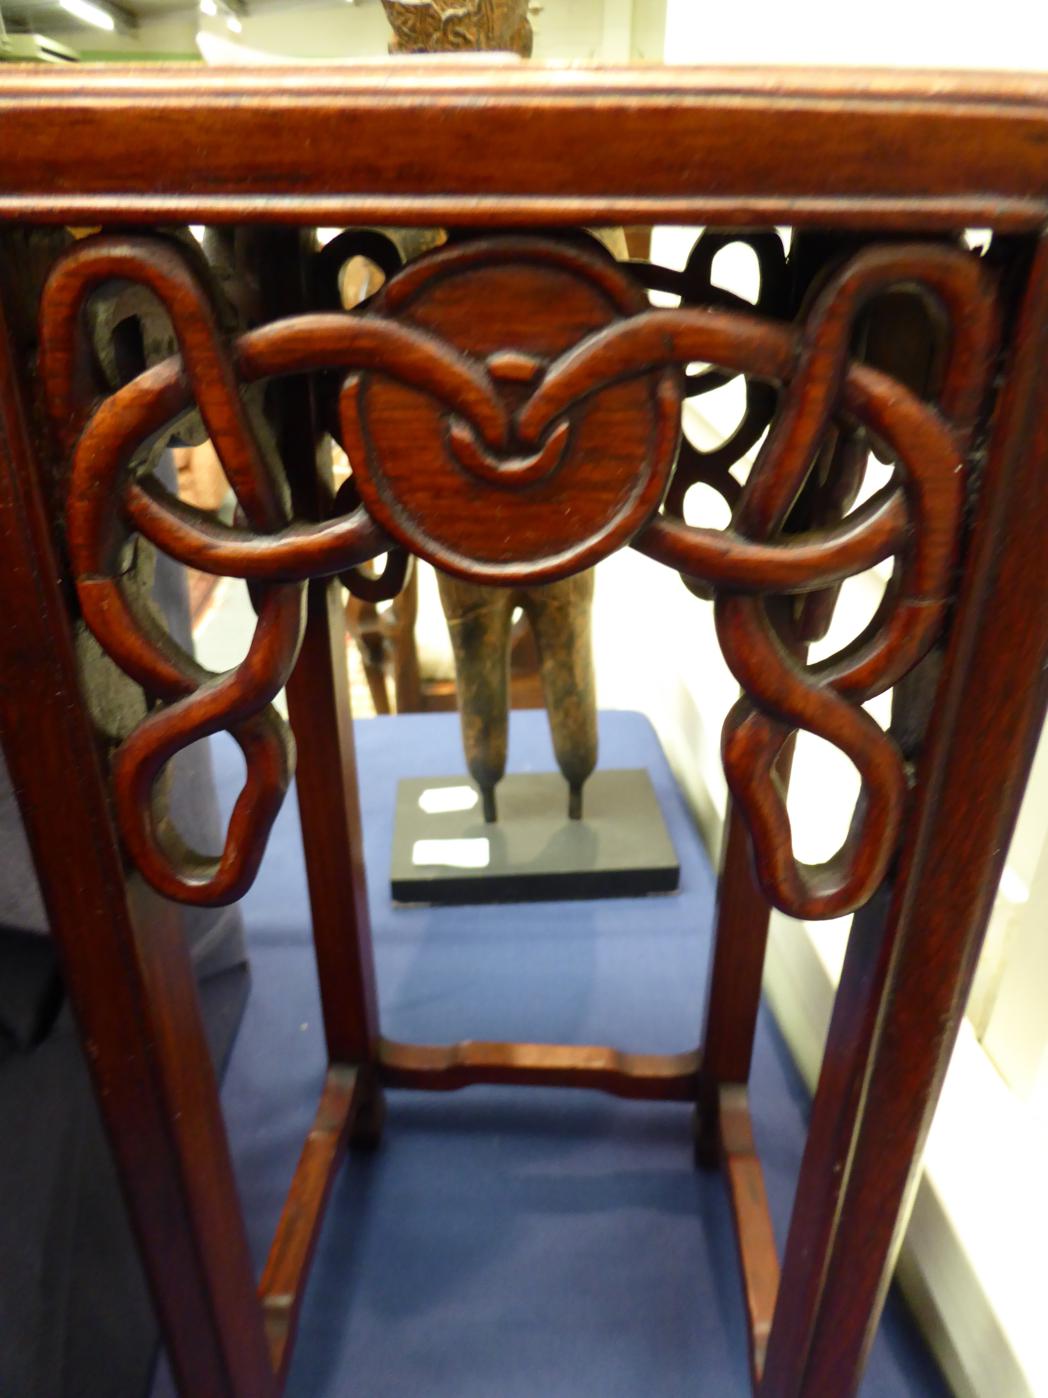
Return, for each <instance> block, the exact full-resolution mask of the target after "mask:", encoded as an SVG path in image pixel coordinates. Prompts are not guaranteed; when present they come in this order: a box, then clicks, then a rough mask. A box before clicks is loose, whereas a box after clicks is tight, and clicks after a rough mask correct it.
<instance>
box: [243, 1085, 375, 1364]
mask: <svg viewBox="0 0 1048 1398" xmlns="http://www.w3.org/2000/svg"><path fill="white" fill-rule="evenodd" d="M365 1092H366V1088H365V1086H364V1083H363V1080H362V1078H361V1075H360V1073H359V1072H358V1070H357V1069H356V1068H345V1067H335V1068H329V1069H328V1072H327V1076H326V1077H325V1079H324V1087H323V1090H322V1092H321V1094H320V1102H319V1104H318V1106H317V1114H316V1118H315V1119H314V1122H313V1125H312V1127H311V1129H310V1132H309V1135H308V1136H307V1137H306V1139H305V1142H304V1144H303V1146H302V1154H301V1155H300V1156H299V1159H298V1164H297V1165H296V1166H295V1174H294V1177H293V1178H292V1181H291V1187H290V1189H289V1190H288V1195H287V1199H286V1200H285V1201H284V1208H283V1210H282V1212H281V1215H280V1222H279V1223H278V1224H277V1231H276V1234H275V1235H274V1238H273V1243H272V1246H271V1247H270V1249H269V1256H268V1257H267V1258H266V1265H265V1268H264V1270H263V1272H262V1279H261V1281H260V1282H259V1284H258V1291H259V1296H260V1297H261V1300H262V1310H263V1314H264V1316H265V1326H266V1337H267V1339H268V1341H269V1352H270V1358H271V1360H272V1364H273V1370H274V1372H275V1373H276V1375H277V1377H278V1379H280V1380H283V1379H285V1378H286V1376H287V1370H288V1366H289V1364H290V1362H291V1352H292V1349H293V1348H294V1344H295V1333H296V1330H297V1328H298V1317H299V1312H300V1310H301V1307H302V1301H303V1298H304V1294H305V1289H306V1278H307V1276H308V1274H309V1265H310V1262H311V1261H312V1259H313V1252H314V1249H315V1248H316V1245H317V1239H318V1237H319V1235H320V1225H321V1222H322V1221H323V1217H324V1210H325V1208H326V1207H327V1201H328V1196H329V1195H330V1193H331V1188H332V1186H333V1184H334V1182H335V1175H336V1173H337V1171H338V1167H339V1165H340V1164H341V1163H342V1159H343V1156H344V1155H345V1153H346V1146H347V1145H348V1143H349V1136H350V1132H351V1130H352V1128H353V1121H354V1117H355V1116H356V1113H357V1112H358V1111H359V1109H360V1105H361V1100H362V1098H363V1097H364V1095H365Z"/></svg>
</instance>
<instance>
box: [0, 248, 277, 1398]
mask: <svg viewBox="0 0 1048 1398" xmlns="http://www.w3.org/2000/svg"><path fill="white" fill-rule="evenodd" d="M13 270H14V269H13V268H12V267H11V266H10V265H7V266H2V267H0V271H2V272H3V273H4V276H3V277H2V278H0V287H2V291H3V297H4V298H6V297H8V296H10V294H11V282H10V276H11V275H12V273H13ZM10 344H11V342H10V339H9V336H8V329H7V326H6V324H5V317H4V307H3V299H0V537H2V540H3V567H4V579H5V596H6V599H7V607H6V609H5V620H4V624H3V626H2V627H0V656H2V663H3V669H4V675H5V683H4V684H3V686H2V687H0V732H2V735H3V742H4V754H5V757H6V761H7V767H8V771H9V772H10V774H11V780H12V784H13V786H14V790H15V792H16V794H17V796H18V800H19V805H20V808H21V812H22V818H23V820H24V822H25V828H26V833H27V835H28V837H29V842H30V847H31V849H32V851H33V857H34V862H35V865H36V870H37V876H38V878H39V881H40V886H41V891H42V894H43V898H44V903H45V906H46V908H47V913H48V920H49V923H50V927H51V931H52V934H53V935H54V938H55V943H56V946H57V949H58V952H59V955H60V958H61V963H62V967H63V971H64V976H65V983H66V987H67V990H68V993H69V997H70V1000H71V1003H72V1005H73V1007H74V1010H75V1013H76V1017H77V1021H78V1024H79V1027H80V1032H81V1035H82V1037H83V1040H84V1044H85V1048H86V1057H87V1063H88V1066H89V1068H90V1071H91V1074H92V1076H93V1079H94V1082H95V1087H96V1091H97V1095H98V1100H99V1104H100V1107H101V1110H102V1113H103V1118H104V1120H105V1123H106V1126H107V1128H108V1132H109V1137H110V1141H111V1143H112V1147H113V1152H114V1156H115V1158H116V1160H117V1163H118V1165H119V1167H120V1173H121V1180H122V1184H123V1188H124V1194H125V1197H126V1199H127V1202H128V1208H129V1211H130V1215H131V1220H132V1223H133V1225H134V1228H135V1232H136V1234H137V1236H138V1239H139V1243H140V1246H141V1250H142V1257H143V1261H144V1265H145V1270H146V1273H147V1276H148V1278H149V1281H150V1285H151V1288H152V1294H153V1298H154V1302H155V1305H156V1307H157V1312H158V1314H159V1317H160V1320H161V1323H162V1325H163V1327H164V1335H165V1341H166V1344H167V1349H168V1353H169V1355H170V1358H171V1363H172V1366H173V1369H174V1372H175V1374H176V1375H177V1377H178V1381H179V1384H180V1386H181V1388H182V1391H183V1392H184V1393H186V1394H200V1395H202V1398H203V1395H206V1398H234V1396H235V1398H256V1395H257V1398H272V1396H273V1395H275V1394H276V1391H277V1390H276V1385H275V1383H274V1381H273V1376H272V1373H271V1370H270V1367H269V1362H268V1356H267V1353H266V1347H265V1340H264V1335H263V1332H262V1326H261V1318H260V1315H259V1312H258V1308H257V1306H256V1304H255V1300H254V1279H253V1277H252V1272H251V1261H250V1257H249V1255H248V1248H247V1239H246V1235H245V1232H244V1227H243V1222H242V1219H241V1215H240V1208H239V1203H238V1200H237V1193H236V1186H235V1183H234V1179H233V1171H232V1166H231V1163H230V1158H229V1150H228V1144H227V1140H226V1136H225V1132H224V1130H223V1126H222V1119H221V1112H220V1109H219V1102H218V1092H217V1087H216V1083H215V1075H214V1071H213V1069H212V1066H211V1059H210V1055H209V1052H208V1047H207V1041H206V1039H205V1036H204V1028H203V1021H202V1018H201V1015H200V1009H199V1004H198V1001H197V996H196V988H195V982H194V978H193V973H192V969H191V967H190V964H189V956H188V952H187V950H186V945H185V941H184V939H183V936H182V929H181V926H180V923H179V920H178V917H177V913H176V910H175V909H174V908H173V907H172V906H171V905H170V904H165V903H164V902H163V901H162V900H160V899H159V898H157V897H156V896H155V895H154V894H153V893H152V892H151V891H150V890H149V889H148V888H145V887H144V886H143V884H142V881H141V879H140V878H137V877H135V878H132V879H131V880H130V881H127V880H126V877H125V871H124V868H123V865H122V861H121V858H120V852H119V846H118V843H117V836H116V832H115V829H114V826H113V823H112V819H111V816H110V811H109V805H108V801H107V797H106V787H105V782H104V778H103V774H102V770H101V766H100V763H99V754H98V750H97V746H96V738H95V734H94V732H93V729H92V725H91V722H90V719H89V716H88V713H87V710H86V708H85V707H84V706H83V704H82V703H81V702H80V701H79V697H78V696H79V683H80V682H79V675H78V673H77V664H76V658H75V655H74V650H73V639H72V634H71V629H70V623H69V619H68V614H67V601H66V598H65V597H64V596H63V593H62V589H61V581H60V580H61V576H62V570H61V568H60V565H59V563H58V559H57V556H56V553H55V550H54V542H53V536H52V528H51V523H50V521H49V518H48V513H47V506H46V504H45V497H44V492H43V489H42V487H43V478H42V472H41V469H40V464H39V460H38V458H37V457H36V455H35V453H34V450H33V445H32V440H31V436H30V433H29V430H28V424H27V421H26V415H25V412H24V406H23V405H24V399H23V397H22V394H21V392H20V388H21V385H20V383H19V379H18V368H17V365H16V362H15V359H14V356H13V355H12V352H11V348H10ZM74 852H75V853H74ZM10 1129H16V1128H14V1127H13V1126H12V1127H11V1128H10Z"/></svg>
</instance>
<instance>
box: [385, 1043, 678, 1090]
mask: <svg viewBox="0 0 1048 1398" xmlns="http://www.w3.org/2000/svg"><path fill="white" fill-rule="evenodd" d="M699 1063H700V1054H699V1053H698V1052H693V1053H678V1054H657V1053H622V1052H621V1051H620V1050H618V1049H613V1048H603V1047H596V1046H592V1047H591V1046H575V1045H570V1044H504V1043H480V1042H463V1043H460V1044H442V1045H437V1044H401V1043H397V1042H396V1041H395V1040H392V1039H383V1040H382V1045H381V1049H380V1053H379V1065H380V1067H379V1077H380V1080H381V1081H382V1082H383V1083H384V1084H385V1085H386V1086H388V1087H410V1088H415V1089H419V1088H421V1089H424V1090H426V1091H431V1092H454V1091H458V1090H459V1089H460V1088H464V1087H471V1086H473V1085H475V1084H477V1083H501V1084H503V1085H504V1086H507V1087H580V1088H590V1089H597V1090H599V1091H602V1092H610V1093H611V1094H612V1095H613V1096H615V1097H630V1098H642V1099H646V1100H651V1101H661V1102H689V1101H693V1100H694V1097H695V1085H696V1081H697V1075H698V1069H699Z"/></svg>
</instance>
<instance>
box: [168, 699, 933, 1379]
mask: <svg viewBox="0 0 1048 1398" xmlns="http://www.w3.org/2000/svg"><path fill="white" fill-rule="evenodd" d="M356 734H357V744H358V750H359V759H360V774H361V799H362V805H363V811H364V827H365V831H366V857H367V868H368V876H369V880H370V904H371V914H372V919H373V924H374V936H375V949H376V958H377V964H378V978H379V990H380V999H381V1006H382V1016H383V1030H384V1032H385V1033H386V1034H388V1035H392V1036H395V1037H398V1038H403V1039H412V1040H416V1041H429V1042H446V1041H448V1040H452V1039H457V1038H460V1037H469V1038H479V1039H518V1038H519V1039H527V1040H542V1041H549V1042H566V1043H572V1042H574V1043H612V1044H616V1045H618V1046H620V1047H623V1048H627V1049H632V1050H649V1051H671V1050H678V1049H683V1048H687V1047H690V1046H692V1045H693V1044H694V1043H695V1042H696V1040H697V1038H698V1033H699V1026H700V1021H701V1015H702V1005H703V997H704V992H705V979H706V969H707V961H708V957H709V949H710V928H711V922H712V912H713V898H714V883H715V881H714V875H713V873H712V872H711V870H710V866H709V862H708V860H707V857H706V854H705V852H704V851H703V849H702V846H701V844H700V842H699V840H698V838H697V836H696V834H695V830H694V827H693V825H692V823H691V820H690V818H689V815H688V813H687V810H686V808H685V806H684V803H683V801H682V798H681V795H680V793H679V791H678V789H677V786H676V784H675V782H674V780H673V778H672V776H671V774H670V772H669V769H668V767H667V765H666V762H665V759H664V757H663V755H662V752H661V750H660V748H659V745H658V742H657V740H656V738H655V735H654V733H653V731H652V730H651V728H650V726H649V725H648V723H647V722H646V720H644V719H643V718H642V717H641V716H639V715H636V714H604V715H602V716H601V728H600V738H601V758H600V760H601V764H602V765H604V766H607V767H616V766H639V765H644V766H646V767H647V768H648V770H649V771H650V773H651V776H652V780H653V782H654V785H655V789H656V792H657V794H658V797H659V801H660V804H661V807H662V810H663V812H664V815H665V817H666V820H667V823H668V825H669V828H670V831H671V834H672V836H673V839H674V842H675V844H676V847H677V852H678V855H679V856H680V862H681V887H680V891H679V893H677V894H673V895H667V896H662V897H653V898H647V899H635V900H630V899H615V900H609V901H607V902H589V903H543V904H535V905H530V906H528V905H516V906H503V907H475V908H443V909H441V908H411V909H397V908H394V907H393V906H392V904H391V902H390V899H389V894H388V886H389V859H390V846H391V838H392V813H393V799H394V792H395V787H396V782H397V779H398V778H399V777H401V776H412V775H413V776H427V775H428V776H447V775H452V774H454V773H456V772H458V771H461V770H462V769H463V764H462V755H461V746H460V741H459V735H458V720H457V717H456V716H455V715H419V716H402V717H397V718H379V719H373V720H366V721H363V722H358V723H357V725H356ZM215 762H216V771H217V774H218V779H219V784H220V788H221V789H222V791H223V793H224V796H225V798H226V801H227V804H228V801H229V800H230V799H231V797H232V795H233V794H235V790H236V786H237V785H238V784H239V780H240V776H241V772H242V762H241V761H240V760H239V758H238V757H237V755H236V753H235V751H234V750H232V748H231V745H227V744H226V743H224V742H222V743H216V751H215ZM510 766H511V769H513V770H518V771H522V770H528V771H531V770H539V771H542V770H552V768H553V754H552V751H551V748H550V743H549V737H548V732H547V728H546V722H545V716H544V715H543V714H541V713H538V712H535V713H516V714H514V715H513V719H512V725H511V755H510ZM244 912H245V916H246V921H247V926H248V932H249V946H250V954H251V959H252V966H253V989H252V996H251V1000H250V1003H249V1006H248V1009H247V1013H246V1015H245V1018H244V1023H243V1028H242V1030H241V1032H240V1037H239V1040H238V1042H237V1046H236V1049H235V1052H234V1055H233V1059H232V1062H231V1065H230V1068H229V1072H228V1074H227V1078H226V1082H225V1087H224V1092H223V1096H224V1103H225V1108H226V1112H227V1115H228V1120H229V1124H230V1130H231V1135H232V1140H233V1148H234V1152H235V1157H236V1165H237V1170H238V1175H239V1180H240V1187H241V1190H242V1195H243V1200H244V1204H245V1207H246V1212H247V1218H248V1227H249V1231H250V1237H251V1245H252V1248H253V1251H254V1255H255V1258H256V1260H257V1262H258V1265H259V1266H261V1263H262V1261H263V1259H264V1257H265V1253H266V1250H267V1248H268V1245H269V1241H270V1238H271V1236H272V1232H273V1228H274V1226H275V1223H276V1219H277V1216H278V1214H279V1210H280V1206H281V1203H282V1201H283V1198H284V1195H285V1192H286V1190H287V1186H288V1182H289V1180H290V1176H291V1172H292V1170H293V1167H294V1163H295V1160H296V1157H297V1153H298V1150H299V1147H300V1144H301V1141H302V1138H303V1136H304V1135H305V1133H306V1131H307V1130H308V1128H309V1124H310V1121H311V1118H312V1115H313V1111H314V1108H315V1104H316V1099H317V1094H318V1092H319V1088H320V1084H321V1080H322V1075H323V1070H324V1050H323V1033H322V1027H321V1021H320V1014H319V1006H318V999H317V990H316V978H315V970H314V966H313V962H312V957H311V954H310V943H309V916H308V903H307V895H306V885H305V877H304V872H303V865H302V855H301V848H300V839H299V833H298V827H297V819H296V812H295V809H294V803H293V802H289V803H288V806H287V807H286V808H285V811H284V812H283V813H282V814H281V816H280V819H279V821H278V825H277V828H276V830H275V831H274V836H273V840H272V843H271V847H270V850H269V853H268V854H267V856H266V860H265V862H264V864H263V868H262V872H261V874H260V876H259V879H258V882H257V884H256V885H255V888H254V889H253V890H252V892H251V894H250V895H249V896H248V898H247V900H246V901H245V903H244ZM752 1089H753V1090H752V1108H753V1115H754V1125H755V1130H756V1135H757V1139H758V1145H759V1147H760V1150H761V1153H762V1158H763V1161H764V1167H765V1171H766V1177H767V1185H768V1191H769V1195H770V1199H771V1206H772V1211H773V1215H774V1221H775V1226H776V1231H777V1233H778V1237H779V1242H780V1247H781V1245H782V1244H783V1242H784V1241H785V1232H786V1228H787V1225H788V1222H789V1210H790V1204H791V1200H792V1194H793V1189H794V1185H795V1182H796V1176H797V1170H798V1165H799V1162H800V1156H801V1151H802V1148H803V1141H804V1132H805V1129H806V1115H807V1109H808V1103H807V1099H806V1096H805V1093H804V1090H803V1088H802V1085H801V1083H800V1081H799V1079H798V1078H797V1076H796V1073H795V1072H794V1070H793V1068H792V1065H791V1063H790V1060H789V1056H788V1054H787V1052H786V1050H785V1048H784V1046H783V1044H782V1042H781V1040H780V1039H779V1037H778V1035H777V1033H776V1031H775V1030H774V1028H773V1026H772V1024H771V1022H770V1019H769V1017H768V1015H767V1014H766V1013H762V1017H761V1023H760V1029H759V1033H758V1038H757V1046H756V1055H755V1064H754V1075H753V1084H752ZM690 1128H691V1123H690V1113H689V1110H688V1109H687V1108H686V1107H683V1106H680V1105H676V1104H668V1105H658V1104H647V1103H631V1102H618V1101H615V1100H613V1099H611V1098H607V1097H603V1096H600V1095H598V1094H592V1093H588V1092H587V1093H582V1092H566V1091H554V1090H538V1089H513V1088H508V1089H507V1088H503V1089H496V1088H473V1089H470V1090H468V1091H466V1092H461V1093H455V1094H424V1093H411V1092H397V1093H391V1094H390V1097H389V1117H388V1122H387V1128H386V1136H385V1140H384V1144H383V1146H382V1147H381V1149H380V1150H379V1152H378V1153H377V1154H376V1155H375V1156H374V1157H371V1158H363V1159H356V1158H353V1159H351V1160H350V1162H349V1164H348V1165H347V1167H346V1168H345V1170H344V1171H343V1173H342V1174H341V1176H340V1178H339V1180H338V1182H337V1184H336V1187H335V1189H334V1191H333V1196H332V1200H331V1204H330V1206H329V1210H328V1214H327V1219H326V1223H325V1227H324V1231H323V1235H322V1238H321V1241H320V1244H319V1247H318V1251H317V1255H316V1260H315V1263H314V1268H313V1273H312V1277H311V1280H310V1285H309V1290H308V1294H307V1298H306V1303H305V1308H304V1312H303V1317H302V1324H301V1330H300V1335H299V1341H298V1345H297V1348H296V1355H295V1360H294V1364H293V1368H292V1373H291V1378H290V1384H289V1390H288V1391H289V1394H290V1395H292V1398H343V1395H345V1398H406V1396H407V1395H415V1394H419V1395H425V1398H492V1395H498V1398H535V1395H537V1394H549V1395H553V1398H590V1396H591V1395H592V1398H598V1395H599V1398H670V1396H671V1395H672V1396H673V1398H677V1395H681V1398H683V1395H685V1394H687V1395H688V1398H695V1395H710V1396H711V1398H712V1396H713V1395H716V1398H732V1396H733V1395H736V1394H738V1395H742V1394H747V1393H748V1392H749V1384H748V1376H747V1361H746V1344H745V1323H744V1316H743V1308H742V1298H741V1291H740V1283H739V1279H738V1268H737V1263H736V1255H735V1246H734V1241H733V1238H732V1230H731V1222H730V1215H729V1209H728V1203H727V1199H726V1195H725V1190H724V1185H723V1182H722V1180H721V1178H720V1177H719V1175H717V1174H715V1173H714V1174H705V1173H701V1172H698V1171H696V1170H695V1168H694V1167H693V1164H692V1155H691V1138H690ZM171 1392H172V1389H171V1387H170V1380H169V1379H168V1378H167V1377H166V1375H164V1374H161V1375H160V1377H159V1381H158V1384H157V1388H156V1398H166V1395H167V1394H169V1393H171ZM862 1392H863V1394H864V1395H867V1398H872V1395H885V1398H887V1395H891V1396H892V1398H896V1396H897V1395H912V1394H941V1393H944V1392H945V1389H944V1388H943V1386H942V1383H941V1380H940V1379H939V1378H938V1376H937V1373H936V1370H935V1368H934V1366H933V1364H932V1362H931V1360H930V1359H929V1357H928V1355H927V1353H926V1351H925V1350H924V1348H923V1346H922V1343H921V1341H920V1339H919V1338H918V1336H917V1334H916V1332H915V1330H914V1328H913V1326H912V1324H911V1322H910V1320H909V1318H908V1316H907V1314H906V1312H905V1311H904V1309H903V1307H902V1305H901V1303H900V1302H899V1301H898V1299H897V1298H896V1297H894V1296H893V1297H892V1299H891V1300H890V1302H889V1305H888V1309H887V1312H886V1316H885V1321H884V1323H883V1324H882V1327H881V1331H880V1334H879V1336H878V1338H877V1342H876V1344H875V1346H874V1350H873V1355H872V1358H871V1362H870V1366H869V1370H868V1374H867V1378H866V1380H865V1384H864V1387H863V1390H862ZM827 1398H832V1395H827Z"/></svg>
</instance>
